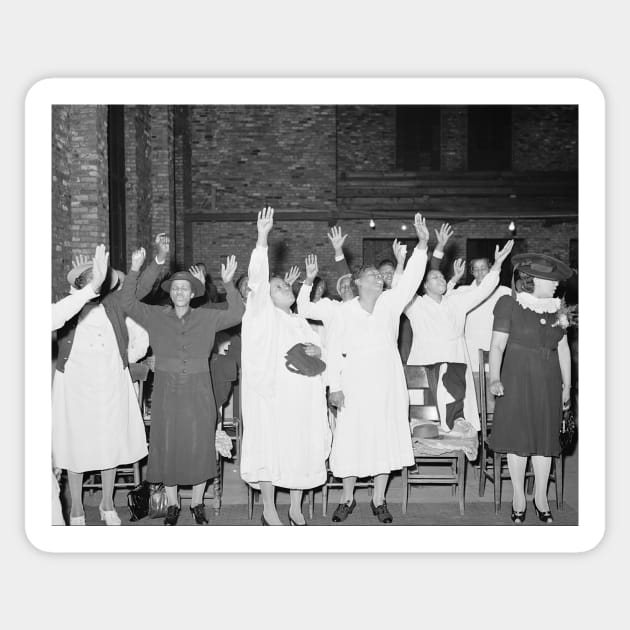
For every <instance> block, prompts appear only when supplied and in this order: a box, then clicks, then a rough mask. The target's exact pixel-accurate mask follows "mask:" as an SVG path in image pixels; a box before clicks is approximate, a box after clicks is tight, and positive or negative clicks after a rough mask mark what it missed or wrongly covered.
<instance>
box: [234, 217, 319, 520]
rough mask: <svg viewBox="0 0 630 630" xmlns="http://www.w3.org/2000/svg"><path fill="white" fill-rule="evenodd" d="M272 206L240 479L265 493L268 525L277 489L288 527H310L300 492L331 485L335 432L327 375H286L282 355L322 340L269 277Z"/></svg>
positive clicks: (246, 371)
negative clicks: (284, 497) (284, 493)
mask: <svg viewBox="0 0 630 630" xmlns="http://www.w3.org/2000/svg"><path fill="white" fill-rule="evenodd" d="M272 226H273V209H272V208H268V209H265V210H263V211H262V212H260V213H259V214H258V241H257V244H256V248H255V249H254V251H253V252H252V256H251V260H250V264H249V270H248V279H249V280H248V282H249V288H250V292H249V294H248V297H247V305H246V309H245V315H244V316H243V323H242V407H243V449H242V457H241V477H242V478H243V480H244V481H246V482H247V483H249V484H250V485H252V486H253V487H255V488H260V491H261V495H262V499H263V505H264V509H263V515H262V517H261V522H262V524H263V525H282V524H283V523H282V521H281V520H280V518H279V516H278V512H277V510H276V506H275V497H274V494H275V487H276V486H278V487H282V488H288V489H289V490H290V497H291V506H290V508H289V514H288V517H289V523H290V524H291V525H305V524H306V522H305V520H304V516H303V514H302V507H301V503H302V494H303V490H307V489H311V488H316V487H317V486H321V485H322V484H323V483H324V482H325V481H326V459H327V458H328V454H329V451H330V429H329V427H328V416H327V406H326V395H325V391H324V383H323V379H322V375H321V374H319V375H317V376H305V375H302V374H296V373H294V372H291V371H289V369H287V366H286V359H285V355H286V353H287V351H288V350H289V349H290V348H291V347H293V346H294V345H295V344H296V343H306V344H308V346H307V353H308V354H310V355H312V356H318V357H319V356H321V349H320V347H319V346H318V344H319V338H318V336H317V333H315V332H314V331H313V330H312V328H311V327H310V325H309V324H308V322H307V321H306V319H304V317H302V316H300V315H295V314H293V313H291V305H292V304H293V302H294V301H295V296H294V295H293V291H292V290H291V287H290V286H289V285H288V284H287V283H286V282H285V281H284V280H282V279H281V278H272V279H271V281H270V280H269V262H268V255H267V235H268V234H269V231H270V230H271V228H272Z"/></svg>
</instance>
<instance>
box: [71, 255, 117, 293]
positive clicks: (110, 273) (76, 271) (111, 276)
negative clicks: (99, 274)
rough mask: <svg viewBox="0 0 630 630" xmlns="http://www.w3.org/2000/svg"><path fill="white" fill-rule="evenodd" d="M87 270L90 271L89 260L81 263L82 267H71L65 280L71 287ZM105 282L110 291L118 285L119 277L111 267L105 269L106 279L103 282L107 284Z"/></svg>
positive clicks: (90, 264)
mask: <svg viewBox="0 0 630 630" xmlns="http://www.w3.org/2000/svg"><path fill="white" fill-rule="evenodd" d="M88 269H92V261H91V260H90V261H89V262H86V263H83V264H82V265H77V266H76V267H73V268H72V269H70V271H69V272H68V275H67V276H66V279H67V280H68V282H69V283H70V285H71V286H74V282H75V280H76V279H77V278H78V277H79V276H80V275H81V274H82V273H83V272H84V271H87V270H88ZM107 281H109V288H110V289H113V288H114V287H115V286H116V285H117V284H118V282H119V281H120V276H119V275H118V273H117V272H116V270H115V269H112V268H111V267H109V268H108V269H107V277H106V278H105V282H107ZM105 282H103V284H105Z"/></svg>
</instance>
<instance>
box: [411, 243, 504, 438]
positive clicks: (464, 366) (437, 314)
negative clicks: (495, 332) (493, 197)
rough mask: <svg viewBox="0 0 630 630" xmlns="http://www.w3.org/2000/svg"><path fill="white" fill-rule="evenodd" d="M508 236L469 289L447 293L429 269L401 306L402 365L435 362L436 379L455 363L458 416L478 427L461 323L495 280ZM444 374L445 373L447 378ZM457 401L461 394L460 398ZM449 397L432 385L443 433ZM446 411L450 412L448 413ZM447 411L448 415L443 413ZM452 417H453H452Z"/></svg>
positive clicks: (443, 282)
mask: <svg viewBox="0 0 630 630" xmlns="http://www.w3.org/2000/svg"><path fill="white" fill-rule="evenodd" d="M513 245H514V241H508V243H507V244H506V245H505V247H504V248H503V249H502V250H501V251H499V247H498V246H497V247H496V251H495V261H494V264H493V266H492V269H491V270H490V271H489V272H488V274H487V275H486V276H485V277H484V278H483V280H482V281H481V283H480V284H479V285H475V286H474V287H471V288H470V290H469V291H466V292H459V291H450V292H447V284H446V280H445V278H444V276H443V275H442V273H441V272H440V271H439V270H437V269H432V270H431V271H429V272H428V273H427V275H426V278H425V279H424V282H423V284H422V286H423V289H424V295H422V296H416V297H415V298H414V299H413V300H412V302H411V303H410V304H409V305H408V306H407V307H406V308H405V315H407V317H408V319H409V321H410V322H411V328H412V331H413V342H412V345H411V351H410V352H409V358H408V360H407V363H408V365H424V366H435V365H438V364H439V365H440V367H439V373H438V381H440V382H441V381H442V379H443V378H444V376H445V373H446V370H447V369H450V367H449V364H450V365H453V364H456V365H458V366H459V368H461V369H460V370H458V373H457V374H456V376H455V377H454V379H455V380H456V381H462V376H463V379H464V382H461V383H458V385H459V387H458V389H459V390H463V387H464V386H465V393H464V394H463V410H462V412H461V413H463V419H464V420H466V421H467V422H469V423H470V424H471V425H472V427H473V428H474V429H476V430H477V431H478V430H479V428H480V427H479V411H478V408H477V397H476V395H475V383H474V380H473V374H472V368H471V361H470V357H469V356H468V350H467V348H466V341H465V338H464V326H465V324H466V314H467V313H468V312H469V311H470V310H471V309H473V308H475V306H477V305H478V304H480V303H481V302H483V301H484V300H485V299H486V298H487V297H488V296H489V295H490V294H491V293H492V292H493V291H494V290H495V288H496V286H497V285H498V284H499V274H500V271H501V265H502V264H503V261H504V260H505V259H506V258H507V256H508V255H509V253H510V252H511V251H512V246H513ZM448 378H449V377H447V379H448ZM460 400H461V398H460ZM452 402H453V397H452V396H451V395H450V394H449V392H448V391H447V389H446V388H442V387H441V386H440V385H438V387H437V406H438V410H439V412H440V421H441V427H442V430H443V431H444V432H445V433H448V432H449V431H450V430H451V429H452V428H453V427H452V426H449V424H451V419H450V415H453V414H455V415H458V417H461V416H459V413H460V412H459V407H458V410H457V412H456V411H455V407H453V408H452V409H451V410H448V411H447V405H448V404H450V403H452ZM449 414H450V415H449ZM447 416H449V417H448V418H447ZM456 419H458V418H455V417H454V418H453V422H454V420H456Z"/></svg>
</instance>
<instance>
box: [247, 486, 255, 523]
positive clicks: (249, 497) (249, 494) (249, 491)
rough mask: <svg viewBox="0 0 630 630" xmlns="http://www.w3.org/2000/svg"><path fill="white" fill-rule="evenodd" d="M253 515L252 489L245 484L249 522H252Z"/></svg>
mask: <svg viewBox="0 0 630 630" xmlns="http://www.w3.org/2000/svg"><path fill="white" fill-rule="evenodd" d="M253 515H254V489H253V488H252V487H251V486H250V485H249V484H247V516H249V520H250V521H251V520H252V516H253Z"/></svg>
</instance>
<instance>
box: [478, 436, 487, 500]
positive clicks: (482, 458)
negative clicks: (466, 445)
mask: <svg viewBox="0 0 630 630" xmlns="http://www.w3.org/2000/svg"><path fill="white" fill-rule="evenodd" d="M485 491H486V443H485V442H484V440H483V439H482V440H481V449H480V451H479V496H480V497H482V496H483V495H484V493H485Z"/></svg>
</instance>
